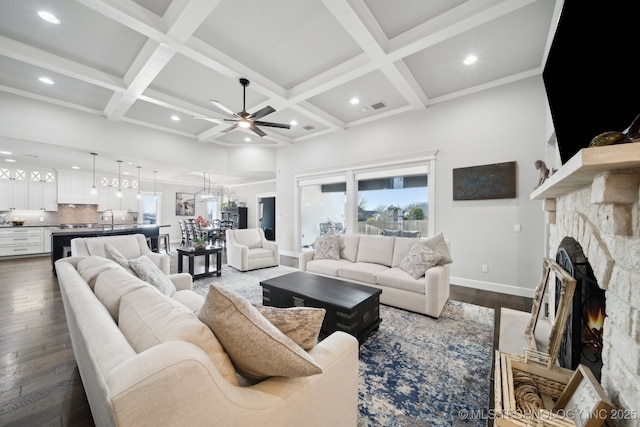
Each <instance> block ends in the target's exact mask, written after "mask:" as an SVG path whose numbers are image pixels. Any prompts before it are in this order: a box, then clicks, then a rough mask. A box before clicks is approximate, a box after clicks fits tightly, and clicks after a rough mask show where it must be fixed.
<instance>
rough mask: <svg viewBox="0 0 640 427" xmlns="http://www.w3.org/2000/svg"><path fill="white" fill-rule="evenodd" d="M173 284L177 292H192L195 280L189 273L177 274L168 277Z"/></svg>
mask: <svg viewBox="0 0 640 427" xmlns="http://www.w3.org/2000/svg"><path fill="white" fill-rule="evenodd" d="M167 277H168V278H169V280H171V283H173V285H174V286H175V287H176V290H177V291H183V290H188V291H190V290H192V289H193V278H192V277H191V275H190V274H189V273H175V274H169V275H168V276H167Z"/></svg>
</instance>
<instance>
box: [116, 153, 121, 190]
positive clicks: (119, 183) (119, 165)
mask: <svg viewBox="0 0 640 427" xmlns="http://www.w3.org/2000/svg"><path fill="white" fill-rule="evenodd" d="M116 162H118V192H117V193H116V195H117V196H118V197H122V185H121V184H122V183H121V181H122V180H121V179H120V171H121V168H122V160H116Z"/></svg>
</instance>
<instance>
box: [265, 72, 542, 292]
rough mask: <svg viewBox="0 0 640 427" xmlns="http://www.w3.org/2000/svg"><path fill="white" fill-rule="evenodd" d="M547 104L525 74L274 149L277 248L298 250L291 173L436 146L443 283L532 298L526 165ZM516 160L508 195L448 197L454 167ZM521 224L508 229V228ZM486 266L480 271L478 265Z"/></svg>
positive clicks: (535, 152) (538, 228) (531, 174)
mask: <svg viewBox="0 0 640 427" xmlns="http://www.w3.org/2000/svg"><path fill="white" fill-rule="evenodd" d="M547 117H548V116H547V101H546V95H545V91H544V86H543V83H542V80H541V78H538V77H534V78H530V79H526V80H524V81H520V82H516V83H512V84H509V85H506V86H502V87H500V88H497V89H491V90H486V91H483V92H481V93H478V94H474V95H470V96H467V97H465V98H464V99H457V100H453V101H450V102H445V103H441V104H436V105H433V106H430V107H429V108H428V109H426V110H424V111H419V112H410V113H406V114H402V115H400V116H395V117H392V118H389V119H387V120H382V121H379V122H375V123H372V124H366V125H362V126H357V127H354V128H350V129H348V130H346V131H345V132H340V133H336V134H332V135H327V136H325V137H321V138H318V139H314V140H312V141H305V142H300V143H296V144H293V145H291V146H287V147H281V148H279V150H278V174H277V191H278V204H277V217H278V219H279V223H278V239H277V240H278V243H279V244H280V247H281V252H284V253H289V254H297V253H298V249H297V248H295V247H294V233H297V230H294V229H293V227H291V226H287V227H285V226H284V225H283V224H293V221H294V210H295V209H297V206H295V204H294V200H293V197H294V188H293V182H294V176H295V175H296V174H302V173H306V172H309V171H310V170H314V169H315V170H320V169H323V168H324V169H331V168H333V169H339V168H343V167H344V168H346V167H348V166H349V165H355V164H358V165H362V164H363V163H367V162H370V163H379V162H381V161H384V160H385V159H389V158H391V157H405V158H407V159H410V158H411V157H412V156H413V155H414V153H421V152H425V151H429V150H438V154H437V156H436V170H435V179H436V185H435V188H430V190H431V191H434V192H435V193H434V195H435V209H436V213H435V231H436V233H438V232H442V233H444V235H445V237H446V238H448V239H450V240H451V241H452V253H453V258H454V263H453V265H452V269H451V272H452V283H455V284H459V285H465V286H473V287H477V288H484V289H491V290H496V291H501V292H507V293H515V294H521V295H527V296H532V295H533V289H534V288H535V287H536V285H537V283H538V281H539V278H540V269H541V265H542V255H541V254H542V253H543V252H542V249H541V248H543V247H544V230H545V229H544V221H543V213H542V211H541V207H540V202H532V201H530V200H529V193H530V192H531V191H532V190H533V188H534V186H535V185H536V183H537V171H536V170H535V168H534V166H533V163H534V162H535V160H537V159H541V158H544V157H543V156H544V143H545V142H546V141H547V140H548V137H549V136H548V130H547V129H548V127H547V126H548V122H547V121H546V120H547ZM507 161H516V162H517V165H518V166H517V198H515V199H500V200H482V201H453V200H452V195H453V193H452V170H453V169H454V168H460V167H467V166H476V165H484V164H490V163H500V162H507ZM515 224H519V225H520V226H521V232H520V233H515V232H514V231H513V230H514V225H515ZM483 264H486V265H488V269H489V270H488V272H487V273H482V272H481V265H483Z"/></svg>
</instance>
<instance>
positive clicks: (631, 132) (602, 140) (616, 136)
mask: <svg viewBox="0 0 640 427" xmlns="http://www.w3.org/2000/svg"><path fill="white" fill-rule="evenodd" d="M639 139H640V114H639V115H638V116H637V117H636V118H635V119H634V120H633V122H631V125H629V127H628V128H626V129H625V130H623V131H622V132H617V131H609V132H603V133H601V134H599V135H596V136H595V137H594V138H593V139H592V140H591V143H590V144H589V147H604V146H606V145H613V144H625V143H628V142H634V141H637V140H639Z"/></svg>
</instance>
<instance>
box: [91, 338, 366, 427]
mask: <svg viewBox="0 0 640 427" xmlns="http://www.w3.org/2000/svg"><path fill="white" fill-rule="evenodd" d="M309 354H311V355H312V357H313V358H314V360H315V361H316V362H317V363H318V364H319V365H320V366H321V367H322V369H323V373H321V374H318V375H311V376H308V377H297V378H285V377H271V378H267V379H265V380H264V381H261V382H260V383H258V384H256V385H253V386H247V387H239V386H236V385H232V384H230V383H229V382H228V381H227V380H225V379H224V378H223V377H222V375H221V374H220V373H219V372H218V371H217V369H216V368H215V367H214V365H213V362H211V359H209V357H208V356H207V355H206V353H205V352H204V351H202V350H201V349H200V348H199V347H196V346H195V345H193V344H191V343H187V342H184V341H167V342H164V343H162V344H159V345H156V346H154V347H151V348H149V349H147V350H145V351H143V352H141V353H139V354H137V355H135V356H134V357H132V358H130V359H128V360H126V361H125V362H123V363H121V364H120V365H119V366H117V367H116V368H115V369H113V370H112V371H111V372H110V373H109V385H108V387H109V389H110V396H111V401H110V402H109V403H110V404H111V405H110V406H111V407H112V408H113V411H114V412H115V422H111V423H110V424H115V425H119V426H123V427H127V426H140V425H165V426H169V425H184V424H185V422H186V420H188V424H189V425H194V426H196V425H198V426H199V425H202V426H204V425H211V422H212V421H211V420H215V424H216V425H222V426H227V425H242V426H245V425H260V426H263V427H271V426H273V427H276V426H277V427H281V426H293V425H300V420H304V423H305V426H309V427H325V426H327V425H345V426H347V425H348V426H355V425H356V424H357V416H358V341H357V340H356V339H355V338H354V337H352V336H351V335H348V334H346V333H344V332H336V333H334V334H332V335H330V336H329V337H327V338H326V339H324V340H323V341H322V342H320V343H318V345H317V346H316V347H315V348H314V349H313V350H311V351H310V352H309ZM167 390H171V393H168V392H167ZM176 408H178V409H176ZM187 408H188V409H187ZM283 408H287V410H283ZM185 411H187V412H185ZM97 424H98V425H100V424H99V423H97ZM102 424H106V423H102Z"/></svg>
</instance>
